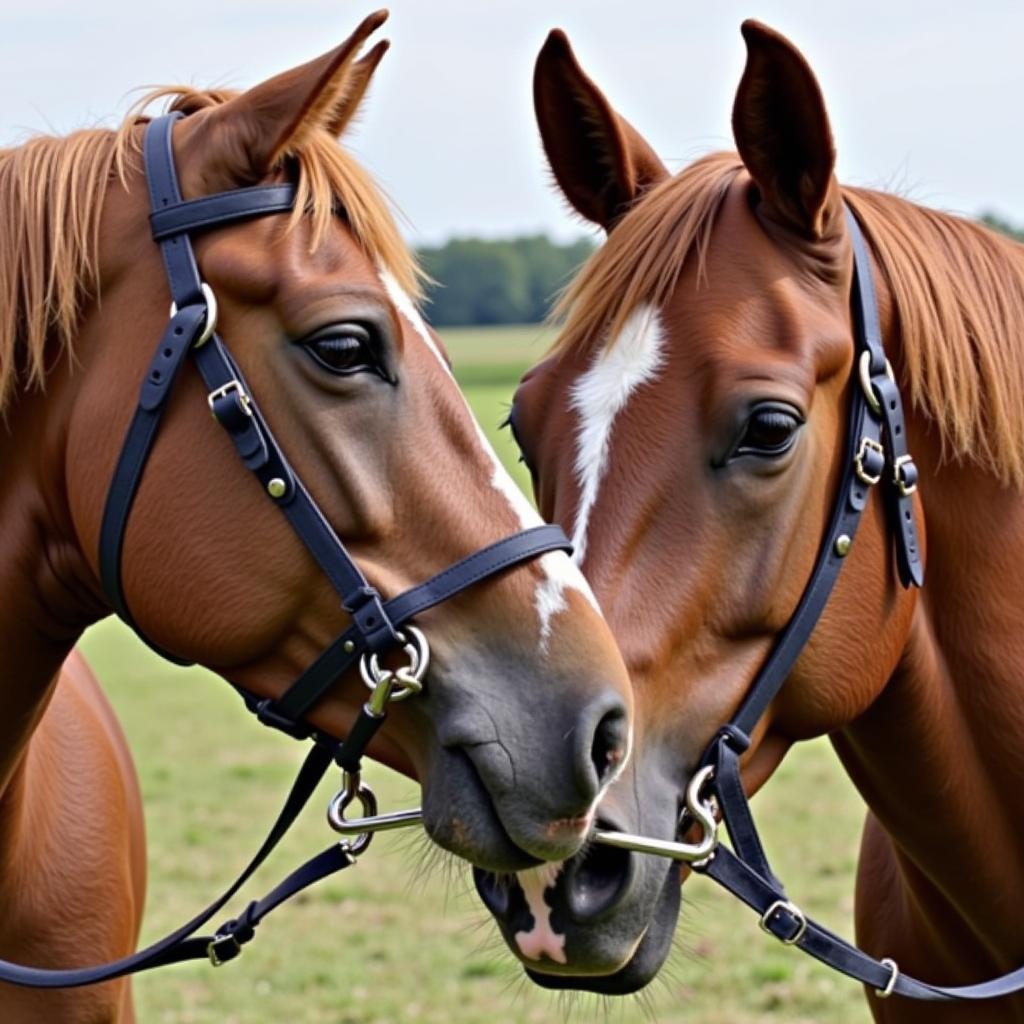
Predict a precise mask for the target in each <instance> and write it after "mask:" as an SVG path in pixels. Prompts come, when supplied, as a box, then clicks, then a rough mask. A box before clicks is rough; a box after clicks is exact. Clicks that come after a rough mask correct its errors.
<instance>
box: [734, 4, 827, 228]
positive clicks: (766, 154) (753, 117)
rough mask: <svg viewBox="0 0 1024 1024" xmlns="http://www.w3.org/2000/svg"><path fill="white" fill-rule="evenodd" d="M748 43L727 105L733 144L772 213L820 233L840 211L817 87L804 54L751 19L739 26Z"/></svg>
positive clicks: (790, 222) (785, 220) (781, 218)
mask: <svg viewBox="0 0 1024 1024" xmlns="http://www.w3.org/2000/svg"><path fill="white" fill-rule="evenodd" d="M742 32H743V38H744V40H745V41H746V44H747V66H746V68H745V69H744V71H743V78H742V79H741V81H740V85H739V89H738V90H737V92H736V102H735V104H734V105H733V111H732V127H733V134H734V135H735V138H736V147H737V149H738V150H739V153H740V156H741V157H742V159H743V163H744V164H745V165H746V168H747V170H748V171H749V172H750V175H751V177H752V178H753V179H754V181H755V182H756V183H757V186H758V188H759V189H760V190H761V196H762V198H763V199H764V201H765V202H766V203H767V204H768V205H769V206H770V207H771V208H772V212H773V213H774V214H775V215H776V216H777V217H778V218H779V219H780V220H782V221H783V222H785V223H787V224H788V225H789V226H791V227H794V228H796V229H797V230H798V231H800V232H801V233H802V234H805V235H807V236H809V237H811V238H821V237H823V236H824V235H825V234H826V233H827V232H828V230H829V228H830V227H831V226H832V225H833V224H834V223H835V219H836V218H835V214H836V213H837V212H839V210H840V199H839V189H838V185H837V184H836V180H835V177H834V174H833V172H834V170H835V162H836V152H835V146H834V144H833V141H832V129H831V127H830V126H829V121H828V113H827V112H826V110H825V101H824V99H823V98H822V95H821V89H820V88H819V86H818V82H817V80H816V79H815V77H814V72H813V71H811V69H810V66H809V65H808V63H807V61H806V60H804V58H803V55H802V54H801V53H800V51H799V50H797V48H796V47H795V46H793V44H792V43H791V42H790V41H789V40H788V39H786V38H785V36H782V35H780V34H779V33H778V32H775V31H774V30H773V29H770V28H768V26H766V25H762V24H761V23H760V22H757V21H745V22H744V23H743V27H742Z"/></svg>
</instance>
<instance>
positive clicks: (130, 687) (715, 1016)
mask: <svg viewBox="0 0 1024 1024" xmlns="http://www.w3.org/2000/svg"><path fill="white" fill-rule="evenodd" d="M445 341H446V343H447V344H448V347H449V350H450V352H451V354H452V356H453V358H454V362H455V369H456V375H457V376H458V377H459V379H460V381H461V382H462V383H463V385H464V387H465V388H466V391H467V394H468V397H469V400H470V403H471V404H472V406H473V408H474V410H475V411H476V413H477V415H478V417H479V418H480V420H481V422H482V423H483V425H484V427H485V429H486V430H487V432H488V434H489V436H491V437H492V439H494V440H495V442H496V444H497V445H498V450H499V452H500V453H501V455H502V458H504V459H505V460H506V462H507V463H508V464H509V465H510V468H512V469H513V471H514V472H516V474H517V479H518V480H519V481H520V482H521V483H524V484H525V480H524V475H523V473H522V471H521V467H518V466H516V465H515V457H516V456H515V452H514V451H513V448H512V446H511V443H510V441H509V439H508V436H507V433H505V432H503V433H501V434H500V436H499V433H498V430H497V424H498V422H499V421H500V420H501V419H502V418H503V416H504V413H505V408H506V407H507V403H508V401H509V399H510V397H511V393H512V390H513V387H514V384H515V381H516V380H517V379H518V376H519V374H520V372H521V371H522V369H523V368H525V366H526V365H528V364H529V363H531V362H533V361H535V360H536V359H538V358H539V357H540V356H541V355H542V353H543V351H544V349H545V346H546V339H545V337H544V335H543V332H542V331H541V329H539V328H535V327H528V328H508V329H505V328H502V329H493V330H486V331H484V330H477V331H473V330H460V331H450V332H446V334H445ZM83 647H84V649H85V651H86V654H87V656H88V657H89V659H90V661H91V662H92V664H93V666H94V667H95V669H96V670H97V672H98V673H99V675H100V678H101V679H102V680H103V683H104V685H105V687H106V689H107V691H108V693H109V694H110V696H111V698H112V699H113V701H114V704H115V706H116V707H117V711H118V714H119V715H120V717H121V721H122V722H123V724H124V726H125V729H126V731H127V733H128V737H129V740H130V742H131V746H132V750H133V752H134V754H135V759H136V763H137V765H138V769H139V773H140V776H141V779H142V787H143V792H144V797H145V803H146V819H147V826H148V833H149V863H150V881H149V898H148V908H147V912H146V923H145V927H144V934H143V938H144V940H145V939H152V938H156V937H157V936H159V935H161V934H163V933H164V932H165V931H167V930H168V929H170V928H171V927H173V926H175V925H177V924H179V923H180V922H181V921H183V920H184V919H186V918H187V917H188V916H190V915H191V914H192V913H194V912H195V911H196V910H197V909H198V908H199V907H200V906H202V905H204V904H205V903H207V902H208V901H209V900H210V899H211V898H212V897H213V896H214V895H215V894H216V893H218V892H219V891H220V889H221V888H222V887H223V886H224V884H225V883H226V882H227V881H229V880H230V879H231V878H233V877H234V875H235V873H236V872H237V871H238V870H239V869H240V867H241V866H242V864H243V863H244V862H245V861H246V860H247V859H248V857H249V855H250V853H251V852H252V851H253V850H254V849H255V847H256V845H257V844H258V842H259V841H260V839H261V838H262V836H263V834H264V832H265V830H266V828H267V827H268V825H269V823H270V821H271V819H272V817H273V815H274V814H275V813H276V811H277V807H278V804H279V802H280V800H281V799H282V798H283V796H284V793H285V792H286V790H287V788H288V786H289V784H290V782H291V776H292V773H293V772H294V770H295V768H296V766H297V764H298V762H299V760H300V759H301V757H302V754H303V750H302V748H301V746H300V745H299V744H297V743H294V742H293V741H290V740H287V739H285V738H283V737H280V736H277V735H275V734H272V733H271V732H269V731H267V730H260V729H259V727H258V726H257V725H255V724H254V723H253V722H252V721H251V719H250V718H249V716H248V715H247V714H246V713H245V712H244V711H243V709H242V707H241V704H240V702H239V700H238V698H237V697H236V696H235V695H234V693H233V692H232V691H231V690H230V689H229V688H228V687H227V686H225V685H224V684H223V683H221V682H219V681H218V680H217V679H216V678H214V677H212V676H210V675H209V674H208V673H206V672H204V671H202V670H200V669H178V668H175V667H173V666H170V665H167V664H165V663H163V662H161V661H160V660H159V659H158V658H156V657H155V656H154V655H152V654H151V653H150V652H149V651H148V650H147V649H146V648H144V647H143V646H142V645H141V644H140V643H139V642H138V641H136V640H135V639H134V638H133V637H132V636H131V635H130V634H128V633H127V631H126V630H125V629H124V628H123V627H122V626H121V625H120V624H118V623H116V622H114V621H112V620H108V621H107V622H104V623H101V624H100V625H98V626H96V627H95V628H93V629H92V630H90V632H89V633H88V635H87V636H86V637H85V639H84V641H83ZM368 774H369V776H370V778H371V780H372V783H373V785H374V788H375V789H376V790H377V791H378V794H379V796H380V797H381V802H382V807H383V808H386V809H395V808H398V807H404V806H411V805H414V804H416V803H418V799H417V793H416V787H415V785H414V784H412V783H410V782H409V781H408V780H405V779H402V778H399V777H397V776H395V775H393V774H391V773H389V772H387V771H384V770H383V769H379V768H372V769H371V770H370V772H369V773H368ZM331 781H332V782H334V781H335V780H333V779H332V780H331ZM330 795H331V790H330V789H328V788H327V787H325V788H324V790H323V792H322V793H321V794H319V796H318V798H317V799H315V800H314V804H313V809H312V810H311V811H310V812H309V813H308V814H307V815H306V817H305V818H304V819H303V820H302V821H301V822H300V823H299V827H297V828H296V830H295V833H294V834H293V835H292V836H290V837H289V839H288V840H287V841H286V842H285V843H284V844H283V846H282V849H281V850H280V851H279V852H278V853H276V854H275V855H274V857H273V858H272V859H271V861H270V862H269V864H268V865H267V866H266V867H265V868H264V869H263V870H262V871H261V873H260V874H259V875H258V876H257V878H256V880H255V881H254V882H253V883H251V884H250V885H249V886H248V887H247V889H246V891H245V893H243V894H242V896H241V897H240V898H239V899H238V900H237V901H236V903H235V904H234V905H235V906H236V907H237V908H238V909H241V908H242V907H243V906H244V905H245V902H246V901H247V900H248V899H251V898H253V897H255V896H257V895H261V894H262V892H263V891H265V889H266V888H268V887H269V886H270V885H272V884H274V883H275V882H276V881H277V880H278V879H279V878H280V877H281V876H282V875H283V874H285V873H286V872H287V871H288V870H290V869H291V867H293V866H295V865H296V864H297V863H299V862H300V861H301V860H302V859H304V858H305V857H307V856H309V855H310V854H311V853H312V852H314V851H316V850H319V849H321V848H323V847H324V846H326V845H328V844H329V843H330V841H331V836H332V833H330V832H329V830H328V829H327V826H326V824H325V823H324V820H323V811H324V808H325V806H326V802H327V800H328V798H329V796H330ZM755 809H756V810H757V812H758V814H759V816H760V820H761V822H762V823H763V828H764V833H765V839H766V843H767V845H768V850H769V853H770V855H772V856H773V858H774V863H775V864H776V867H777V870H778V871H779V873H780V874H781V875H782V877H783V878H784V880H785V881H786V882H787V884H788V888H789V891H790V894H791V896H792V898H793V899H795V900H796V901H797V902H799V903H800V904H801V906H803V907H804V908H805V909H806V910H807V911H808V912H810V913H812V914H814V915H815V916H816V917H817V918H818V919H819V920H821V921H822V922H824V923H825V924H827V925H829V926H831V927H833V928H837V929H838V930H840V931H841V932H842V933H844V934H850V933H851V928H852V926H851V910H852V903H853V868H854V862H855V857H856V849H857V842H858V835H859V828H860V821H861V817H862V814H863V807H862V805H861V803H860V801H859V798H858V797H857V796H856V794H855V793H854V792H853V791H852V788H851V787H850V785H849V784H848V783H847V782H846V780H845V778H844V777H843V775H842V773H841V772H840V770H839V768H838V766H837V764H836V760H835V757H834V755H833V754H832V752H831V748H830V747H829V746H828V744H827V743H826V742H824V741H819V742H815V743H811V744H808V745H806V746H804V747H802V748H801V749H799V750H798V751H796V753H794V754H793V755H792V756H791V758H790V759H789V761H788V762H787V763H786V764H785V765H784V766H783V767H782V769H781V770H780V771H779V773H778V776H777V777H776V778H775V779H774V780H772V782H771V783H770V784H769V786H768V788H767V791H766V792H764V793H763V794H762V795H760V796H759V797H758V798H757V800H756V801H755ZM470 890H471V883H470V880H469V875H468V872H467V870H466V868H465V867H464V866H463V865H461V864H459V863H457V862H455V861H453V860H451V859H449V858H445V857H442V856H439V855H438V853H437V852H436V851H435V850H434V849H432V848H430V847H429V846H428V845H427V844H426V842H425V840H424V839H423V837H422V835H417V836H413V835H411V834H391V835H381V836H378V837H377V838H376V839H375V840H374V843H373V846H372V848H371V849H370V851H369V853H368V854H367V855H366V856H365V857H364V858H363V859H362V860H361V861H360V862H359V864H358V866H356V867H355V868H353V869H351V870H349V871H348V872H346V873H344V874H342V875H340V876H338V878H337V879H335V880H331V881H330V882H328V883H326V884H324V885H322V886H321V887H320V888H317V889H314V890H313V891H312V892H310V893H308V894H306V895H305V896H303V897H301V898H299V899H298V900H296V901H295V902H294V903H292V904H291V905H290V906H289V907H287V908H284V909H282V910H280V911H279V912H278V913H277V914H275V916H274V917H272V918H271V919H270V920H269V921H267V922H266V923H265V924H264V925H263V926H262V928H261V930H260V934H259V935H258V937H257V938H256V940H255V941H254V942H253V943H252V944H251V945H250V946H248V947H247V949H246V951H245V954H244V955H243V956H242V957H241V958H240V959H238V960H236V961H234V962H232V963H231V964H229V965H227V966H225V967H223V968H221V969H219V970H214V969H213V968H211V967H209V966H206V965H202V966H187V967H174V968H170V969H166V970H163V971H160V972H157V973H156V974H153V975H150V976H147V977H145V978H143V979H142V980H140V981H138V982H137V984H136V989H135V992H136V1003H137V1006H138V1010H139V1020H140V1022H141V1024H160V1022H166V1024H199V1022H202V1024H207V1022H209V1024H212V1022H217V1024H265V1022H274V1024H277V1022H285V1021H287V1022H290V1024H300V1022H321V1024H376V1022H380V1024H395V1022H411V1021H424V1022H432V1021H437V1022H449V1021H455V1022H459V1024H478V1022H479V1024H484V1022H487V1024H492V1022H495V1021H500V1022H502V1024H519V1022H545V1021H560V1020H563V1019H567V1018H569V1019H574V1020H579V1021H589V1020H591V1019H593V1018H594V1017H601V1018H604V1019H607V1020H609V1021H625V1022H631V1021H650V1020H654V1021H659V1022H683V1021H685V1022H688V1024H755V1022H758V1024H766V1022H768V1024H770V1022H786V1024H810V1022H814V1024H840V1022H841V1024H851V1022H861V1021H866V1020H867V1019H868V1015H867V1012H866V1009H865V1007H864V1003H863V997H862V995H861V993H860V990H859V988H858V987H857V986H856V985H854V984H852V983H850V982H846V981H844V980H840V979H839V978H838V977H836V976H834V975H832V974H830V973H829V972H827V971H826V970H825V969H824V968H821V967H819V966H818V965H817V964H816V963H815V962H813V961H810V960H808V959H807V958H806V957H804V956H803V955H801V954H799V953H797V952H795V951H793V950H789V949H786V948H784V947H782V946H780V945H779V944H778V943H776V942H775V941H774V940H773V939H770V938H769V937H767V936H766V935H764V934H762V933H761V932H760V931H759V930H758V928H757V924H756V920H755V919H754V918H753V917H752V915H751V914H750V913H749V912H745V911H744V910H743V909H741V908H740V906H739V905H738V904H736V903H734V902H732V901H731V900H728V899H726V898H725V897H724V896H722V895H721V894H720V893H719V892H718V891H717V890H716V889H714V888H713V886H712V885H711V883H709V882H707V881H706V880H705V879H701V878H695V879H692V880H691V881H690V882H687V885H686V890H685V897H686V899H685V904H684V910H683V915H682V919H681V924H680V927H679V932H678V936H677V949H676V952H675V954H674V956H673V958H672V960H671V961H670V963H669V965H668V967H667V968H666V970H665V971H664V972H663V974H662V976H661V979H659V981H658V982H656V983H655V984H654V985H652V986H651V987H650V989H649V991H648V993H645V994H644V995H643V996H642V998H640V999H627V1000H616V1001H597V1000H594V999H593V998H590V997H582V998H580V999H579V1000H578V1001H576V1002H572V1001H571V1000H566V999H564V998H562V999H558V998H554V997H552V996H550V995H549V994H547V993H545V992H542V991H540V990H538V989H535V988H534V987H532V986H530V985H529V984H527V983H525V982H523V981H522V980H521V978H522V973H521V971H520V970H519V968H518V967H517V966H516V964H515V962H514V960H513V959H512V957H511V955H510V954H509V953H508V952H506V951H505V949H504V946H503V944H502V943H501V941H500V939H499V938H498V937H497V932H496V930H495V929H494V927H493V926H492V925H491V924H490V922H489V920H488V917H487V914H486V913H485V912H484V911H483V909H482V907H481V906H480V905H479V903H478V902H477V900H476V899H475V897H474V896H473V895H472V893H471V891H470ZM225 916H230V915H229V914H227V915H225Z"/></svg>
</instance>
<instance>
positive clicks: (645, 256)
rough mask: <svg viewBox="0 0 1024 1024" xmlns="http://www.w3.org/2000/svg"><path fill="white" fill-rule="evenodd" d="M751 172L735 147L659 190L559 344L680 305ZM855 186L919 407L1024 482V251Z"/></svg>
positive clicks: (612, 251)
mask: <svg viewBox="0 0 1024 1024" xmlns="http://www.w3.org/2000/svg"><path fill="white" fill-rule="evenodd" d="M741 170H742V164H741V162H740V160H739V158H738V157H737V156H736V155H735V154H733V153H715V154H711V155H710V156H707V157H704V158H702V159H701V160H698V161H697V162H696V163H694V164H691V165H690V166H689V167H687V168H686V169H685V170H683V171H681V172H680V173H679V174H677V175H675V176H674V177H671V178H668V179H666V180H665V181H663V182H661V183H659V184H658V185H657V186H655V187H654V188H652V189H651V191H650V192H648V193H647V194H646V195H645V196H644V197H643V199H642V200H641V201H640V202H638V203H637V204H636V205H635V206H634V207H633V208H632V209H631V210H630V211H629V212H628V213H627V214H626V215H625V216H624V217H623V218H622V220H621V222H620V223H619V224H617V225H616V227H615V230H614V231H612V232H611V233H610V234H609V236H608V239H607V241H606V242H605V244H604V245H603V246H602V247H601V248H600V249H598V250H597V251H596V253H595V254H594V255H593V256H592V257H591V258H590V260H589V261H588V262H587V263H586V264H585V266H584V268H583V269H582V270H581V271H580V273H579V274H578V276H577V277H576V279H575V280H574V281H573V282H572V283H571V284H570V285H569V287H568V288H567V289H566V291H565V292H564V293H563V294H562V296H561V298H560V299H559V301H558V303H557V304H556V306H555V309H554V311H553V314H552V315H553V319H554V320H555V321H556V322H557V323H559V325H560V328H561V329H560V333H559V337H558V339H557V340H556V342H555V346H554V351H555V352H562V353H564V352H568V351H573V350H580V349H583V348H585V347H587V346H591V345H593V344H594V340H595V339H600V340H601V341H603V342H605V343H606V344H608V343H612V342H613V341H614V339H615V338H617V337H618V335H619V334H620V332H621V331H622V329H623V327H624V325H625V322H626V320H627V319H628V318H629V316H630V314H631V313H632V312H633V311H634V310H635V309H636V308H638V307H639V306H640V305H642V304H645V303H650V304H652V305H654V306H660V305H663V304H664V303H665V302H666V301H667V300H668V298H669V296H670V295H671V293H672V291H673V290H674V289H675V287H676V284H677V282H678V279H679V274H680V272H681V270H682V268H683V264H684V262H685V261H686V260H687V259H688V258H691V257H692V258H695V259H696V260H697V272H698V286H699V284H700V282H701V281H702V280H703V279H704V275H705V273H706V266H705V263H706V260H705V257H706V253H707V247H708V244H709V242H710V238H711V231H712V229H713V227H714V222H715V218H716V216H717V213H718V211H719V209H720V208H721V205H722V202H723V200H724V199H725V196H726V193H727V192H728V190H729V188H730V186H731V185H732V184H733V182H734V181H735V179H736V176H737V175H738V174H739V172H740V171H741ZM842 192H843V197H844V199H845V200H846V201H847V202H848V203H849V205H850V206H851V207H852V209H853V210H854V212H855V213H856V215H857V218H858V220H860V222H861V225H862V226H863V228H864V232H865V234H866V235H867V238H868V241H869V243H870V246H871V249H872V253H873V255H874V258H875V260H876V262H877V265H878V267H879V269H880V272H881V273H882V275H883V276H884V278H885V281H886V283H887V285H888V288H889V291H890V293H891V295H892V299H893V304H894V311H895V315H896V318H897V320H898V324H899V332H900V338H901V344H902V355H903V359H902V364H903V365H902V370H903V374H904V377H905V381H904V383H905V385H906V386H907V388H908V389H909V395H910V398H911V401H912V402H913V404H914V407H915V408H916V409H917V410H918V411H919V412H921V413H922V414H923V415H924V416H926V417H927V418H928V419H929V420H930V421H931V422H932V423H933V424H934V425H935V428H936V430H937V431H938V434H939V437H940V438H941V442H942V450H943V454H944V455H945V456H946V457H948V458H954V459H958V460H962V461H964V462H970V463H973V464H975V465H978V466H980V467H981V468H982V469H984V470H985V471H987V472H989V473H991V474H993V475H994V476H995V477H996V478H997V479H998V480H999V481H1000V482H1001V483H1003V484H1004V485H1007V486H1011V485H1012V486H1015V487H1017V488H1024V250H1022V248H1021V247H1020V246H1019V245H1017V244H1016V243H1014V242H1012V241H1010V240H1009V239H1007V238H1004V237H1003V236H1001V235H997V234H995V233H994V232H992V231H990V230H988V229H987V228H984V227H982V226H981V225H979V224H975V223H973V222H971V221H967V220H964V219H961V218H958V217H954V216H952V215H950V214H947V213H941V212H938V211H935V210H929V209H926V208H924V207H920V206H916V205H914V204H912V203H910V202H908V201H907V200H905V199H902V198H900V197H898V196H894V195H888V194H885V193H881V192H875V191H871V190H868V189H862V188H848V187H844V188H843V189H842Z"/></svg>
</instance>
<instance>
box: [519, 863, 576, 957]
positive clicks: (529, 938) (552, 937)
mask: <svg viewBox="0 0 1024 1024" xmlns="http://www.w3.org/2000/svg"><path fill="white" fill-rule="evenodd" d="M561 871H562V864H561V863H551V864H541V865H539V866H538V867H535V868H530V870H529V871H520V872H518V873H517V875H516V877H517V878H518V880H519V885H520V887H521V888H522V890H523V895H524V896H525V897H526V905H527V906H528V907H529V908H530V913H531V914H532V915H533V927H532V928H531V929H530V930H529V931H528V932H516V934H515V940H516V945H517V946H518V947H519V952H520V953H522V955H523V956H524V957H526V959H527V960H539V959H540V958H541V956H542V955H545V954H546V955H547V956H548V957H550V958H551V959H552V960H554V961H555V963H559V964H564V963H566V956H565V936H564V935H560V934H559V933H558V932H556V931H555V930H554V928H552V927H551V908H550V907H549V906H548V904H547V901H546V900H545V899H544V893H545V892H546V891H547V890H548V889H550V888H551V887H552V886H554V884H555V882H556V881H557V879H558V876H559V874H560V873H561Z"/></svg>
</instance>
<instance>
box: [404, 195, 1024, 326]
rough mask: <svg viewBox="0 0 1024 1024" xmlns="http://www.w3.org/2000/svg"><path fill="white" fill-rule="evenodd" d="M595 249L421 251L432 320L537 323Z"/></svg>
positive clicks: (517, 246)
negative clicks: (430, 282)
mask: <svg viewBox="0 0 1024 1024" xmlns="http://www.w3.org/2000/svg"><path fill="white" fill-rule="evenodd" d="M978 220H979V221H980V222H981V223H982V224H984V225H985V226H986V227H989V228H992V229H993V230H995V231H1000V232H1002V233H1003V234H1004V235H1008V236H1009V237H1011V238H1014V239H1016V240H1017V241H1018V242H1024V227H1018V226H1017V225H1015V224H1012V223H1010V222H1009V221H1008V220H1006V219H1005V218H1003V217H1001V216H999V215H998V214H996V213H993V212H987V213H983V214H981V216H980V217H979V218H978ZM595 248H596V245H595V242H594V241H593V240H592V239H590V238H587V237H582V238H579V239H577V240H576V241H575V242H569V243H566V244H558V243H557V242H553V241H551V239H550V238H548V237H547V236H546V235H524V236H522V237H520V238H507V239H494V240H491V239H483V238H452V239H450V240H449V241H447V242H445V244H444V245H441V246H433V247H427V248H422V249H420V250H419V255H420V259H421V260H422V262H423V268H424V269H425V270H426V272H427V273H428V274H429V275H430V276H431V278H433V280H434V281H435V282H436V283H435V284H433V285H431V286H429V287H428V289H427V297H428V300H429V304H428V307H427V311H428V314H429V316H430V321H431V323H433V324H436V325H437V326H438V327H453V326H464V325H475V324H528V323H538V322H540V321H541V320H543V319H544V317H545V316H546V314H547V312H548V310H549V309H550V308H551V303H552V300H553V299H554V298H555V296H557V294H558V293H559V291H561V289H563V288H564V287H565V286H566V285H567V284H568V283H569V281H571V280H572V278H573V275H574V274H575V273H576V271H577V270H579V268H580V266H581V265H582V264H583V262H584V261H585V260H586V259H587V257H589V256H590V254H591V253H592V252H593V251H594V249H595Z"/></svg>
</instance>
